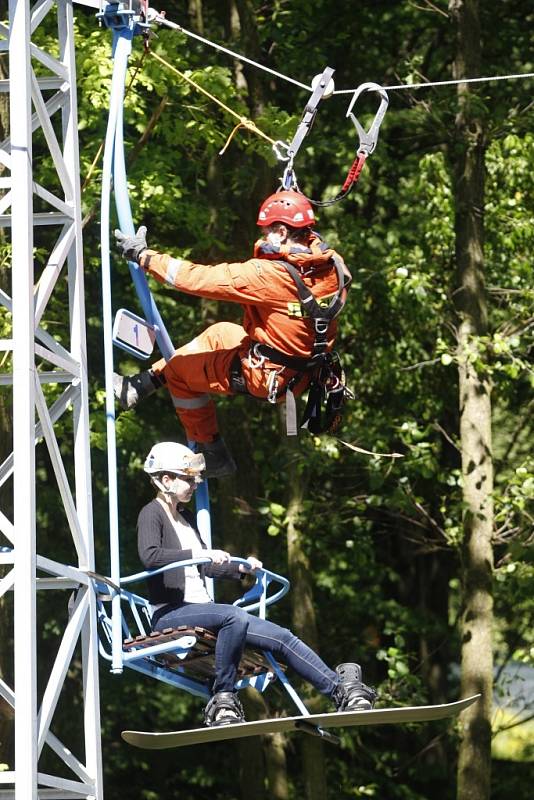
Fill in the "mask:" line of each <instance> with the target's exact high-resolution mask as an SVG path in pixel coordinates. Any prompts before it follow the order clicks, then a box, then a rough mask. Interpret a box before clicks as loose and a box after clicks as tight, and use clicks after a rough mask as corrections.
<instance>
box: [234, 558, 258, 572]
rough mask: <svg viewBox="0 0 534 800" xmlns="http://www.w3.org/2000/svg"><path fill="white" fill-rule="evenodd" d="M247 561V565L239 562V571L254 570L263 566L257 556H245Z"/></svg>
mask: <svg viewBox="0 0 534 800" xmlns="http://www.w3.org/2000/svg"><path fill="white" fill-rule="evenodd" d="M247 561H248V563H249V564H250V566H249V567H247V565H246V564H240V565H239V572H256V570H257V569H262V567H263V563H262V562H261V561H258V559H257V558H254V556H247Z"/></svg>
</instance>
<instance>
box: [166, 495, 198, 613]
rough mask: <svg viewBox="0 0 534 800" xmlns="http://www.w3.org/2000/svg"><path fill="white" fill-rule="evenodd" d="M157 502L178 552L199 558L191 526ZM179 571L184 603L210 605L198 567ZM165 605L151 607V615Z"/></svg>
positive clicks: (196, 542) (196, 540)
mask: <svg viewBox="0 0 534 800" xmlns="http://www.w3.org/2000/svg"><path fill="white" fill-rule="evenodd" d="M158 501H159V502H160V503H161V505H162V506H163V508H164V509H165V511H166V512H167V516H168V517H169V519H170V521H171V524H172V526H173V528H174V530H175V532H176V538H177V540H178V546H179V547H180V550H191V551H192V557H193V558H200V557H201V556H202V552H203V550H202V545H201V544H200V542H199V541H198V537H197V535H196V533H195V531H194V530H193V528H192V527H191V525H189V523H187V522H186V521H185V519H184V518H183V517H182V515H181V514H178V515H177V518H176V519H175V518H174V517H173V515H172V512H171V510H170V508H169V506H168V505H167V503H165V502H164V501H161V500H160V499H159V497H158ZM180 571H181V572H183V573H184V585H183V592H184V603H211V602H212V600H211V597H210V596H209V594H208V592H207V589H206V586H205V585H204V581H203V580H202V578H201V577H200V572H199V571H198V567H196V566H195V565H192V566H190V567H181V568H180ZM165 605H168V604H167V603H158V604H157V605H153V606H151V611H152V614H154V612H155V611H156V610H157V609H158V608H163V606H165Z"/></svg>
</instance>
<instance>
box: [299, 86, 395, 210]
mask: <svg viewBox="0 0 534 800" xmlns="http://www.w3.org/2000/svg"><path fill="white" fill-rule="evenodd" d="M364 92H378V94H379V95H380V106H379V108H378V111H377V112H376V114H375V116H374V119H373V121H372V123H371V125H370V127H369V129H368V130H367V131H366V130H364V128H363V127H362V125H360V122H359V120H358V119H357V117H356V115H355V114H354V113H353V108H354V106H355V104H356V101H357V100H358V98H359V97H360V96H361V95H362V94H363V93H364ZM388 104H389V98H388V96H387V92H386V90H385V89H384V88H383V87H382V86H379V84H378V83H362V84H361V86H358V88H357V89H356V91H355V92H354V94H353V96H352V100H351V101H350V105H349V107H348V109H347V113H346V117H350V119H351V120H352V121H353V123H354V126H355V128H356V131H357V133H358V149H357V151H356V158H355V159H354V161H353V163H352V166H351V168H350V169H349V171H348V173H347V177H346V178H345V182H344V183H343V186H342V187H341V191H340V192H339V193H338V194H337V195H336V196H335V197H334V198H333V199H332V200H312V199H311V198H308V199H309V200H310V203H312V204H313V205H314V206H319V207H321V208H325V207H327V206H333V205H334V203H338V202H339V201H340V200H343V199H344V198H345V197H346V196H347V195H348V193H349V192H350V190H351V189H352V187H353V186H354V184H355V183H356V182H357V180H358V178H359V177H360V173H361V171H362V169H363V165H364V164H365V161H366V159H367V157H368V156H369V155H371V153H372V152H373V151H374V149H375V147H376V143H377V141H378V132H379V130H380V125H381V124H382V120H383V119H384V115H385V113H386V111H387V108H388Z"/></svg>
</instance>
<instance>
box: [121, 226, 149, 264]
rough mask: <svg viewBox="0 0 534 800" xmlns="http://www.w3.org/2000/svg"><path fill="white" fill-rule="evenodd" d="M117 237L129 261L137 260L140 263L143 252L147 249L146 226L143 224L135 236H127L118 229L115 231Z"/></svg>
mask: <svg viewBox="0 0 534 800" xmlns="http://www.w3.org/2000/svg"><path fill="white" fill-rule="evenodd" d="M115 239H116V240H117V244H118V245H119V249H120V250H121V252H122V255H123V256H124V258H127V259H128V261H135V262H136V264H138V263H139V259H140V257H141V254H142V253H143V251H144V250H146V249H147V243H146V227H145V226H144V225H141V227H140V228H139V230H138V231H137V233H136V234H135V236H127V235H126V234H125V233H123V232H122V231H120V230H118V229H117V230H116V231H115Z"/></svg>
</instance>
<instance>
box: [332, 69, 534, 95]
mask: <svg viewBox="0 0 534 800" xmlns="http://www.w3.org/2000/svg"><path fill="white" fill-rule="evenodd" d="M516 78H534V72H519V73H515V74H513V75H492V76H490V77H484V78H455V79H454V80H449V81H428V82H425V83H399V84H397V85H396V86H385V85H383V84H381V86H382V88H383V89H384V90H385V91H386V92H396V91H399V90H401V89H428V88H430V87H431V86H457V85H458V84H460V83H483V82H485V81H511V80H515V79H516ZM355 91H356V89H336V90H335V91H334V94H354V92H355Z"/></svg>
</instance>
